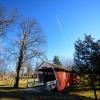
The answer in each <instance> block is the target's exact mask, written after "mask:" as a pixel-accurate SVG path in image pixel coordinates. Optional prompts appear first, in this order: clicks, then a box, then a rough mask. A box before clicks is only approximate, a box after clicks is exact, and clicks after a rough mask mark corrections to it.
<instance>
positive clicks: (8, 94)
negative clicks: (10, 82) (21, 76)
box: [0, 88, 93, 100]
mask: <svg viewBox="0 0 100 100" xmlns="http://www.w3.org/2000/svg"><path fill="white" fill-rule="evenodd" d="M5 89H6V91H5V90H4V91H0V100H93V99H91V98H87V97H83V96H78V95H72V94H69V91H68V90H67V91H65V92H59V93H58V92H46V91H45V92H44V91H43V92H42V91H41V92H35V91H32V90H24V89H22V90H20V89H18V90H17V89H15V90H14V89H13V90H12V89H11V88H8V91H7V88H5ZM9 90H10V91H9ZM70 91H71V90H70Z"/></svg>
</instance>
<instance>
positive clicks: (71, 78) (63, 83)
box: [37, 62, 79, 91]
mask: <svg viewBox="0 0 100 100" xmlns="http://www.w3.org/2000/svg"><path fill="white" fill-rule="evenodd" d="M37 71H38V77H39V80H40V82H41V83H43V84H44V85H45V86H46V87H47V89H49V90H57V91H62V90H64V89H65V88H67V87H70V86H71V85H73V84H74V83H77V82H78V81H79V80H78V79H77V75H76V74H75V73H73V72H72V71H70V70H66V69H64V68H62V67H61V66H58V65H56V64H51V63H47V62H43V63H42V64H41V65H40V66H38V68H37Z"/></svg>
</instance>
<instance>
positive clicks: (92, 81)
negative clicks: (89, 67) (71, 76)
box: [90, 75, 97, 100]
mask: <svg viewBox="0 0 100 100" xmlns="http://www.w3.org/2000/svg"><path fill="white" fill-rule="evenodd" d="M94 78H95V77H94V75H90V81H91V83H90V84H91V87H92V90H93V92H94V97H95V100H97V94H96V88H95V84H94Z"/></svg>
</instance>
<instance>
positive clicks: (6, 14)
mask: <svg viewBox="0 0 100 100" xmlns="http://www.w3.org/2000/svg"><path fill="white" fill-rule="evenodd" d="M15 19H16V10H14V9H13V10H11V11H8V9H7V8H5V7H3V6H2V5H0V37H1V36H4V34H5V33H6V32H7V30H8V29H9V27H10V26H11V25H12V24H13V23H14V22H15Z"/></svg>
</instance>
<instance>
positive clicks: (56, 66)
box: [37, 61, 71, 71]
mask: <svg viewBox="0 0 100 100" xmlns="http://www.w3.org/2000/svg"><path fill="white" fill-rule="evenodd" d="M44 63H46V64H49V65H50V66H52V67H53V68H54V69H55V70H63V71H71V70H69V69H66V68H63V67H62V66H59V65H57V64H52V63H49V62H45V61H44V62H42V63H41V64H40V65H39V66H38V67H37V69H39V68H40V66H41V65H42V64H44ZM44 67H45V66H44Z"/></svg>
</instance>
